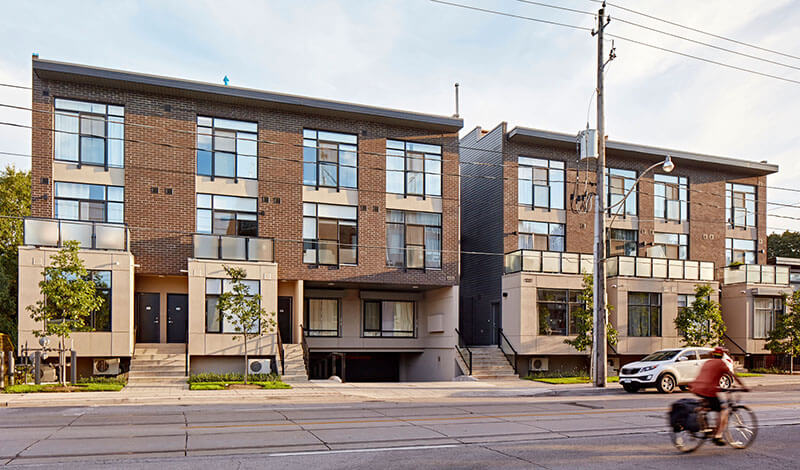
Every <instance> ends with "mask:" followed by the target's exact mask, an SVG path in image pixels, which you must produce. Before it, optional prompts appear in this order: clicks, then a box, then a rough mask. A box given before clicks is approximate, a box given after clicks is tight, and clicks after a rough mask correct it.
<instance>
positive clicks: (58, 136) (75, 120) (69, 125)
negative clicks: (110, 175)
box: [53, 98, 125, 168]
mask: <svg viewBox="0 0 800 470" xmlns="http://www.w3.org/2000/svg"><path fill="white" fill-rule="evenodd" d="M54 121H55V122H54V123H53V125H54V129H55V142H54V149H55V153H54V158H55V159H56V160H63V161H67V162H75V163H79V164H82V165H100V166H105V167H118V168H122V167H123V166H124V160H125V142H124V139H125V108H124V107H122V106H114V105H105V104H99V103H87V102H84V101H74V100H65V99H61V98H56V99H55V120H54Z"/></svg>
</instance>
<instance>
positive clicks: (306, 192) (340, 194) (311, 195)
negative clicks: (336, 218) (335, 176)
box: [303, 186, 358, 206]
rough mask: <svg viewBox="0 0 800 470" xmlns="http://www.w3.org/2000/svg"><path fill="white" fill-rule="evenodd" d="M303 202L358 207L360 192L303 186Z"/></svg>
mask: <svg viewBox="0 0 800 470" xmlns="http://www.w3.org/2000/svg"><path fill="white" fill-rule="evenodd" d="M303 202H316V203H319V204H336V205H340V206H357V205H358V191H357V190H355V189H339V190H338V191H337V190H336V188H315V187H314V186H303Z"/></svg>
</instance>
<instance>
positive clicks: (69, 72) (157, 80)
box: [33, 58, 464, 132]
mask: <svg viewBox="0 0 800 470" xmlns="http://www.w3.org/2000/svg"><path fill="white" fill-rule="evenodd" d="M33 71H34V73H36V75H37V76H39V77H40V78H42V79H45V80H61V81H68V82H77V83H86V84H91V85H96V86H104V87H110V88H122V89H129V90H137V91H143V92H152V93H162V94H170V95H176V96H184V97H190V98H201V99H210V100H216V101H224V102H229V103H235V104H236V103H238V104H248V105H261V106H268V107H270V108H273V109H280V110H286V111H295V112H305V113H308V112H312V113H315V114H323V115H328V116H333V117H344V118H349V119H368V120H370V121H377V122H382V123H387V124H394V125H405V126H411V127H418V128H426V129H431V130H437V131H443V132H457V131H458V130H460V129H461V128H462V127H463V126H464V121H463V120H462V119H459V118H454V117H450V116H440V115H436V114H424V113H416V112H412V111H401V110H397V109H392V108H380V107H377V106H367V105H361V104H353V103H345V102H342V101H332V100H324V99H318V98H309V97H306V96H298V95H289V94H284V93H275V92H270V91H263V90H255V89H252V88H241V87H235V86H226V85H217V84H213V83H208V82H198V81H193V80H183V79H179V78H171V77H163V76H159V75H149V74H143V73H136V72H127V71H123V70H113V69H107V68H101V67H92V66H88V65H80V64H73V63H67V62H57V61H52V60H43V59H38V58H34V59H33Z"/></svg>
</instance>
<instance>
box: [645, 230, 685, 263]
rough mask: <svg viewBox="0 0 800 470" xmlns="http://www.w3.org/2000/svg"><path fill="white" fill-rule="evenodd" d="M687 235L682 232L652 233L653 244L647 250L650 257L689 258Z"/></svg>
mask: <svg viewBox="0 0 800 470" xmlns="http://www.w3.org/2000/svg"><path fill="white" fill-rule="evenodd" d="M688 239H689V237H688V236H687V235H686V234H684V233H661V232H656V233H654V234H653V246H652V247H650V248H649V249H648V250H647V256H649V257H651V258H667V259H689V241H688Z"/></svg>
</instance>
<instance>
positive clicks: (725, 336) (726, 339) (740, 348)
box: [722, 333, 750, 356]
mask: <svg viewBox="0 0 800 470" xmlns="http://www.w3.org/2000/svg"><path fill="white" fill-rule="evenodd" d="M722 336H723V337H724V338H725V341H730V342H731V344H733V345H734V346H736V347H737V348H739V351H741V352H743V353H744V355H745V356H749V355H750V353H748V352H747V350H745V349H744V348H743V347H741V346H739V343H737V342H736V341H734V340H733V338H731V337H730V336H728V333H723V334H722Z"/></svg>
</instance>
